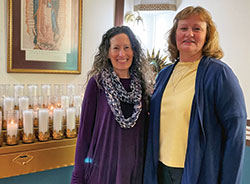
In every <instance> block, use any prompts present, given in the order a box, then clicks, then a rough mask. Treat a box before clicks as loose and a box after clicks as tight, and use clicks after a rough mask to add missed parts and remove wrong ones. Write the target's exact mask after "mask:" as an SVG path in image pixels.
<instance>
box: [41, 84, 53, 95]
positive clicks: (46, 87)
mask: <svg viewBox="0 0 250 184" xmlns="http://www.w3.org/2000/svg"><path fill="white" fill-rule="evenodd" d="M41 96H51V85H50V84H42V85H41Z"/></svg>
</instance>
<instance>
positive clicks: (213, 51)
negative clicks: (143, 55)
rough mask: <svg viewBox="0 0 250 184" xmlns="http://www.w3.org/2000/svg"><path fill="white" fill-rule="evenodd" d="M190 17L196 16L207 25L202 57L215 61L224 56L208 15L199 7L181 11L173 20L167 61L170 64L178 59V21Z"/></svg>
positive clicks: (213, 25)
mask: <svg viewBox="0 0 250 184" xmlns="http://www.w3.org/2000/svg"><path fill="white" fill-rule="evenodd" d="M192 15H198V16H199V17H200V18H201V20H202V21H205V22H206V23H207V34H206V41H205V44H204V46H203V48H202V54H203V55H204V56H209V57H214V58H217V59H220V58H222V57H223V55H224V54H223V51H222V49H221V47H220V45H219V35H218V32H217V30H216V26H215V23H214V22H213V20H212V17H211V15H210V13H209V12H208V11H207V10H206V9H205V8H202V7H200V6H197V7H193V6H189V7H186V8H184V9H183V10H181V11H180V12H179V13H178V14H177V15H176V16H175V18H174V20H173V27H172V28H171V29H170V31H169V36H168V53H169V54H170V58H169V59H170V60H171V61H172V62H175V61H176V60H177V59H178V58H179V51H178V49H177V45H176V30H177V26H178V23H179V20H183V19H186V18H189V17H190V16H192Z"/></svg>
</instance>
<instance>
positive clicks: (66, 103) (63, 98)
mask: <svg viewBox="0 0 250 184" xmlns="http://www.w3.org/2000/svg"><path fill="white" fill-rule="evenodd" d="M61 107H62V108H64V109H66V108H67V107H69V96H61Z"/></svg>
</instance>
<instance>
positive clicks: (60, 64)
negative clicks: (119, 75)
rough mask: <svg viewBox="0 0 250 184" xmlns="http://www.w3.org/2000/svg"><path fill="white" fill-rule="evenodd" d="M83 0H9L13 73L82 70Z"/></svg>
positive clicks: (73, 72) (10, 56) (72, 71)
mask: <svg viewBox="0 0 250 184" xmlns="http://www.w3.org/2000/svg"><path fill="white" fill-rule="evenodd" d="M81 41H82V0H18V1H16V0H8V56H7V58H8V61H7V72H9V73H58V74H59V73H60V74H80V73H81V52H82V50H81V48H82V43H81Z"/></svg>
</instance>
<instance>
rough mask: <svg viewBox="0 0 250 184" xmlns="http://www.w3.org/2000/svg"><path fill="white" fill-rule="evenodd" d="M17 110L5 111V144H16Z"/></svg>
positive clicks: (17, 139)
mask: <svg viewBox="0 0 250 184" xmlns="http://www.w3.org/2000/svg"><path fill="white" fill-rule="evenodd" d="M18 116H19V115H18V112H17V111H16V110H12V111H7V135H6V143H7V145H16V144H18V141H19V138H18V119H19V118H18Z"/></svg>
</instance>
